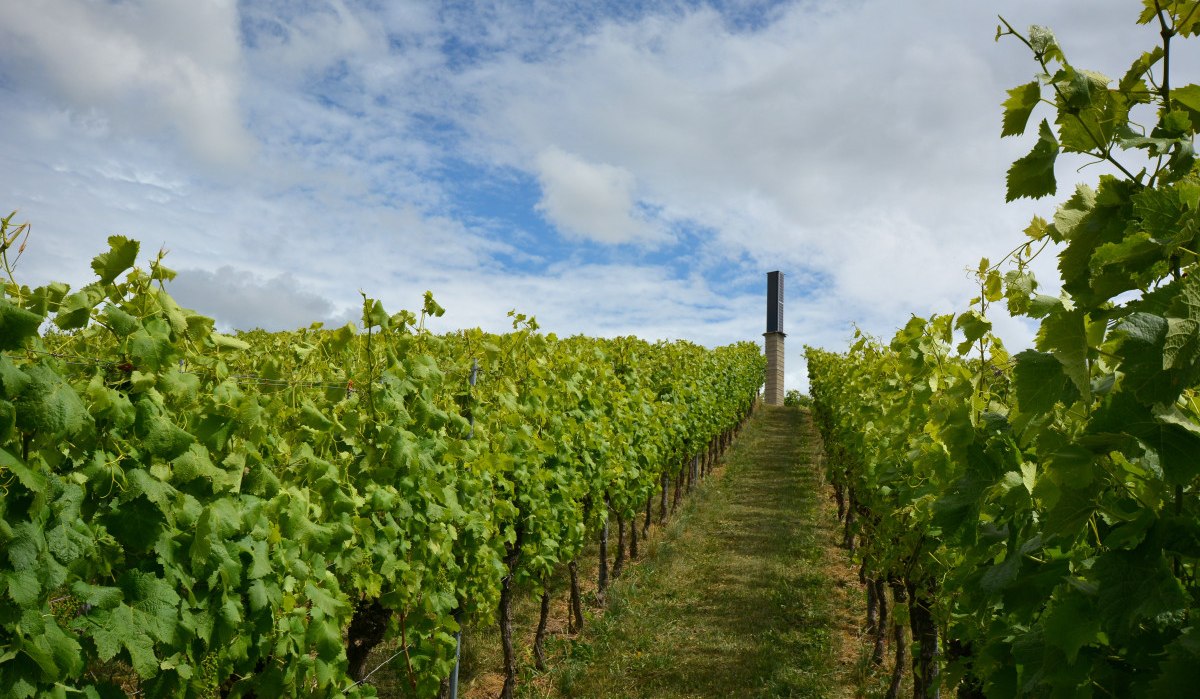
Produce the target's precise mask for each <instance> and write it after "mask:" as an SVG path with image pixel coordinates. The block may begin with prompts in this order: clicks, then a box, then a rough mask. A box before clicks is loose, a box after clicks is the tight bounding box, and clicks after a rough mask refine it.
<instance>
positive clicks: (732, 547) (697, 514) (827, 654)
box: [521, 408, 843, 699]
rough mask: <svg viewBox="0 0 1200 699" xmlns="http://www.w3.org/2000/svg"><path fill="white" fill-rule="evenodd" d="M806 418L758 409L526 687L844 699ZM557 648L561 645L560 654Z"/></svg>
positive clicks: (560, 693)
mask: <svg viewBox="0 0 1200 699" xmlns="http://www.w3.org/2000/svg"><path fill="white" fill-rule="evenodd" d="M813 439H814V437H813V436H812V427H811V425H810V424H809V422H808V419H807V416H806V414H805V413H804V412H802V411H800V410H797V409H794V408H764V409H762V410H760V411H759V412H758V413H757V414H756V415H755V417H754V418H753V419H752V420H751V422H750V423H749V425H748V426H747V428H746V430H745V431H743V433H742V434H741V436H740V437H739V438H738V440H737V442H736V443H735V445H734V447H733V448H732V449H731V450H730V452H729V454H727V456H726V463H727V464H728V467H727V469H726V470H725V472H724V473H723V474H718V475H717V476H716V477H713V478H709V479H708V480H707V481H706V482H705V483H704V485H703V487H702V488H701V489H700V490H699V491H698V492H697V493H695V494H694V496H693V497H691V498H689V502H688V504H687V506H686V507H685V508H684V509H683V510H682V511H681V514H679V515H677V516H676V517H675V518H674V520H673V521H672V522H671V523H670V525H669V527H668V529H667V531H666V533H665V534H664V535H663V536H662V537H661V538H660V539H652V541H651V545H650V546H649V547H648V548H649V550H648V551H647V552H646V555H644V556H643V558H642V560H641V562H640V563H639V564H638V565H636V566H633V567H632V568H629V569H627V572H626V574H625V576H624V577H622V578H621V580H620V581H618V582H617V583H616V584H615V585H614V586H613V587H612V589H611V590H610V593H609V608H608V610H607V612H606V613H605V614H604V615H603V616H602V617H601V618H599V619H598V620H597V621H596V622H595V623H594V624H593V625H591V626H590V627H589V629H588V630H587V631H586V632H585V633H584V634H583V635H582V636H580V637H579V638H577V639H574V640H563V641H561V642H560V643H562V646H561V647H560V648H558V649H557V650H558V651H559V653H561V656H560V657H559V658H558V659H557V660H556V661H555V663H554V666H553V667H552V669H551V671H550V674H549V676H548V677H543V678H539V681H536V682H526V683H524V686H523V687H522V690H521V691H522V695H523V696H525V697H605V698H609V697H611V698H613V699H618V698H625V697H629V698H633V697H646V698H651V697H654V698H673V697H680V698H682V697H825V696H840V695H842V694H843V691H842V690H841V689H840V688H839V685H841V679H840V678H841V670H840V669H839V667H838V662H837V656H838V644H839V643H840V639H839V638H838V632H837V628H836V626H837V619H836V617H837V613H838V609H837V605H838V604H839V603H840V602H839V598H838V596H837V595H833V594H831V589H832V587H833V582H832V581H831V580H830V579H829V575H828V573H827V572H826V565H825V562H824V560H823V559H824V558H825V557H826V556H827V555H828V554H826V553H825V548H826V545H824V544H823V543H822V541H821V540H820V538H821V536H822V534H823V533H827V530H826V529H825V528H824V527H827V524H825V523H823V522H822V521H821V518H822V517H823V516H824V514H827V509H823V506H822V503H821V502H820V501H819V498H822V497H824V495H823V489H822V488H821V483H820V476H819V474H818V472H817V468H816V466H815V464H814V463H813V451H812V444H813V441H812V440H813ZM556 655H558V653H556Z"/></svg>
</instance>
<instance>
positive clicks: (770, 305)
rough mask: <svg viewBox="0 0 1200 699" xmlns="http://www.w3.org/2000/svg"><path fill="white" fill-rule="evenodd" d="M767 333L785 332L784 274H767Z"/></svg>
mask: <svg viewBox="0 0 1200 699" xmlns="http://www.w3.org/2000/svg"><path fill="white" fill-rule="evenodd" d="M767 332H769V333H781V332H783V272H767Z"/></svg>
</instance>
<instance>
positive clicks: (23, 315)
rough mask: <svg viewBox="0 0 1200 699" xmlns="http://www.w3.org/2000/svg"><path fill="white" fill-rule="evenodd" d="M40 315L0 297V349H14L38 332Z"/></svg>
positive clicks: (40, 321)
mask: <svg viewBox="0 0 1200 699" xmlns="http://www.w3.org/2000/svg"><path fill="white" fill-rule="evenodd" d="M41 324H42V317H41V316H39V315H38V314H36V313H32V312H30V311H27V310H25V309H24V308H21V307H20V306H15V305H13V304H11V303H9V302H8V300H7V299H3V298H0V350H15V349H19V348H20V347H21V346H22V345H24V344H25V341H26V340H28V339H29V338H31V337H36V336H37V334H38V326H40V325H41Z"/></svg>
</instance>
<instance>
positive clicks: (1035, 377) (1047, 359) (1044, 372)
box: [1013, 350, 1078, 414]
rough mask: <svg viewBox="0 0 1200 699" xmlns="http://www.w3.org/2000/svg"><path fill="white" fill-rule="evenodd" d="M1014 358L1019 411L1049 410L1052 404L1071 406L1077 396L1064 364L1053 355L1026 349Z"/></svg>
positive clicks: (1035, 411)
mask: <svg viewBox="0 0 1200 699" xmlns="http://www.w3.org/2000/svg"><path fill="white" fill-rule="evenodd" d="M1014 359H1015V361H1016V366H1015V367H1014V368H1013V383H1014V386H1015V388H1016V391H1017V404H1018V405H1019V406H1020V407H1021V411H1022V412H1024V413H1031V414H1040V413H1048V412H1050V411H1052V410H1053V409H1054V405H1055V403H1057V402H1059V401H1062V402H1063V403H1064V404H1067V405H1070V404H1071V403H1073V402H1074V401H1075V399H1076V398H1077V397H1078V393H1077V392H1076V390H1074V386H1073V384H1072V383H1071V380H1070V379H1069V378H1068V377H1067V375H1066V372H1065V371H1064V370H1063V364H1062V363H1061V362H1059V361H1058V360H1057V359H1055V357H1054V355H1052V354H1047V353H1043V352H1036V351H1034V350H1025V351H1024V352H1021V353H1020V354H1018V355H1017V356H1016V357H1015V358H1014Z"/></svg>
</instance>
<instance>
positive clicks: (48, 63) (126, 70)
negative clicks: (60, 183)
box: [0, 0, 255, 167]
mask: <svg viewBox="0 0 1200 699" xmlns="http://www.w3.org/2000/svg"><path fill="white" fill-rule="evenodd" d="M237 26H238V25H237V5H236V3H235V2H232V0H216V1H213V2H191V1H189V0H174V1H169V2H155V1H150V0H140V1H138V0H135V1H131V2H122V3H107V2H106V3H99V4H97V3H91V2H82V1H81V0H31V1H29V2H10V3H3V4H0V41H3V42H5V43H7V44H9V48H8V50H7V51H6V52H5V53H6V54H7V56H6V58H7V59H8V60H9V61H12V62H13V63H15V66H14V68H15V70H12V71H11V75H13V76H18V77H19V79H21V80H22V81H23V82H24V83H25V84H26V85H27V86H30V87H34V86H37V87H35V88H34V89H42V88H41V86H40V84H41V83H42V82H43V81H44V82H45V83H47V85H48V87H49V90H48V94H49V95H50V96H51V97H52V99H54V100H55V101H56V102H58V103H60V104H62V105H64V106H66V107H68V108H69V109H71V110H72V111H74V112H77V113H80V114H82V115H87V118H89V119H91V120H92V121H93V122H95V121H96V120H99V121H100V122H101V123H102V124H103V126H104V129H105V130H106V131H109V132H111V133H112V134H114V135H117V136H119V137H122V138H132V137H145V136H147V135H151V136H158V137H159V138H163V139H167V140H175V139H177V140H179V141H181V142H182V143H183V144H184V145H185V146H186V148H187V149H188V151H189V152H190V154H191V155H192V156H193V157H195V158H197V159H198V160H199V161H200V162H202V163H205V164H207V165H210V166H221V167H229V166H233V165H243V164H245V163H246V162H247V161H248V159H249V158H250V157H251V156H252V155H253V151H254V148H255V144H254V141H253V139H252V138H251V137H250V135H249V133H248V132H247V131H246V129H245V128H244V126H243V124H242V120H241V112H240V109H239V104H238V100H239V97H240V92H241V87H242V85H241V78H240V67H241V65H240V62H241V49H240V44H239V40H238V29H237Z"/></svg>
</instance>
